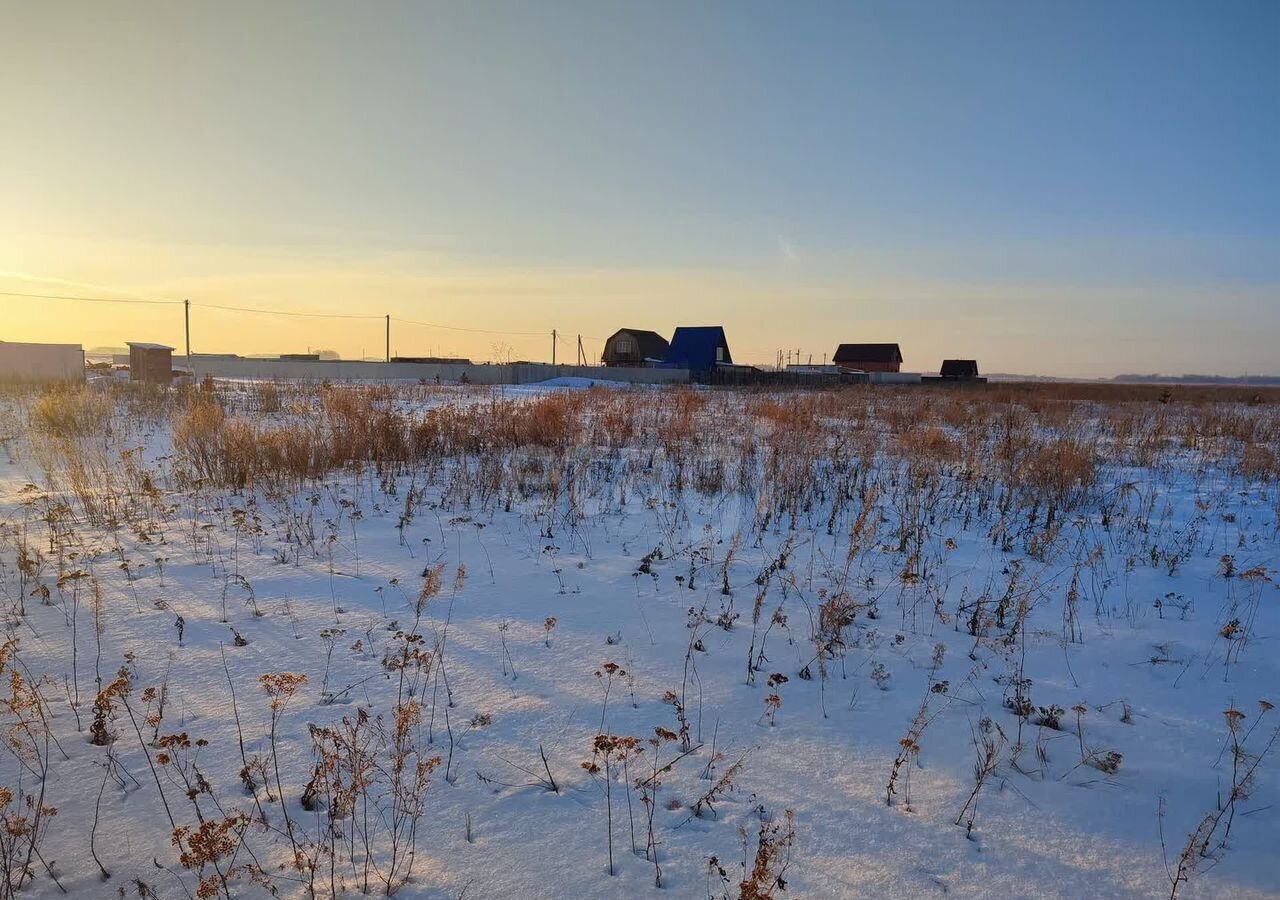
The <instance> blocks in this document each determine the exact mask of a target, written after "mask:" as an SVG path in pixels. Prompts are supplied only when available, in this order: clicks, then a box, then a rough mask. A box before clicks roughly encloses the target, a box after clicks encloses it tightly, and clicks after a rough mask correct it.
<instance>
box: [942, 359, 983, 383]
mask: <svg viewBox="0 0 1280 900" xmlns="http://www.w3.org/2000/svg"><path fill="white" fill-rule="evenodd" d="M939 374H941V375H942V377H943V378H945V379H947V380H948V381H974V380H976V379H977V377H978V361H977V360H976V359H944V360H943V361H942V371H941V372H940V373H939Z"/></svg>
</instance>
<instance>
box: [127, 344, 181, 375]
mask: <svg viewBox="0 0 1280 900" xmlns="http://www.w3.org/2000/svg"><path fill="white" fill-rule="evenodd" d="M172 379H173V351H171V350H149V349H145V348H142V347H132V348H130V350H129V380H130V381H148V382H152V383H155V384H168V383H169V382H170V381H171V380H172Z"/></svg>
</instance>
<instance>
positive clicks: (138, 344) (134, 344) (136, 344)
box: [125, 341, 173, 350]
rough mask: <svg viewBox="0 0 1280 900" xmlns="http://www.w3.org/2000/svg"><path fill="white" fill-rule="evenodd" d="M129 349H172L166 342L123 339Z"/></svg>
mask: <svg viewBox="0 0 1280 900" xmlns="http://www.w3.org/2000/svg"><path fill="white" fill-rule="evenodd" d="M125 343H126V344H128V345H129V348H130V349H131V350H172V349H173V348H172V347H170V346H169V345H168V344H150V343H147V342H146V341H125Z"/></svg>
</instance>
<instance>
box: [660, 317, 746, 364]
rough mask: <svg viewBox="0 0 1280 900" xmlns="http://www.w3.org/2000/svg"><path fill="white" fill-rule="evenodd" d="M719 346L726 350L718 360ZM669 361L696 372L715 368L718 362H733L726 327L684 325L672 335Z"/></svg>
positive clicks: (668, 353) (668, 355)
mask: <svg viewBox="0 0 1280 900" xmlns="http://www.w3.org/2000/svg"><path fill="white" fill-rule="evenodd" d="M717 347H719V348H722V349H723V350H724V353H723V355H722V356H721V358H720V359H718V360H717V359H716V348H717ZM667 362H669V363H673V364H675V365H677V366H681V367H683V368H686V369H690V370H691V371H694V372H705V371H707V370H709V369H713V368H715V365H716V363H717V362H720V363H732V362H733V357H732V356H730V355H729V342H728V340H726V339H725V336H724V328H722V327H721V326H719V325H698V326H692V327H691V326H688V325H682V326H681V327H679V328H677V329H676V331H675V334H673V335H671V349H670V350H669V351H668V352H667Z"/></svg>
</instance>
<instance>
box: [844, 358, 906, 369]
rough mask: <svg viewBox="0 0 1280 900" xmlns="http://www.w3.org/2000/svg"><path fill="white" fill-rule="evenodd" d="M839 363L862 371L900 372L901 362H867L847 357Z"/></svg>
mask: <svg viewBox="0 0 1280 900" xmlns="http://www.w3.org/2000/svg"><path fill="white" fill-rule="evenodd" d="M839 365H841V366H844V367H845V368H846V369H861V370H862V371H864V372H900V371H902V363H896V362H867V361H863V360H856V359H848V360H841V361H840V363H839Z"/></svg>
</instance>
